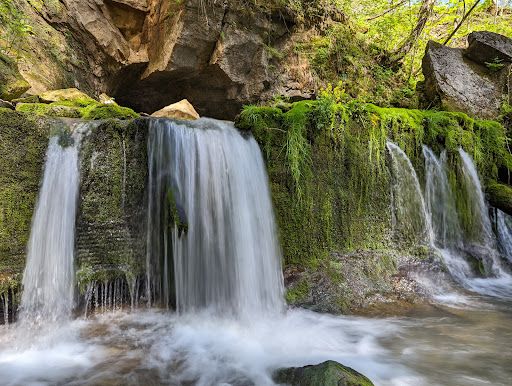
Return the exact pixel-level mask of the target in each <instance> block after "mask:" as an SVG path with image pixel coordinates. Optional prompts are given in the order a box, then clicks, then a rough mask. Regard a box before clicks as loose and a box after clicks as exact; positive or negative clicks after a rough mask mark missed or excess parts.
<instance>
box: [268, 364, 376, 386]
mask: <svg viewBox="0 0 512 386" xmlns="http://www.w3.org/2000/svg"><path fill="white" fill-rule="evenodd" d="M274 381H275V382H277V383H280V384H284V385H293V386H318V385H322V386H371V385H373V383H372V381H370V380H369V379H368V378H366V377H365V376H364V375H362V374H360V373H358V372H357V371H355V370H354V369H351V368H350V367H346V366H343V365H342V364H340V363H338V362H334V361H325V362H323V363H320V364H318V365H315V366H304V367H289V368H287V369H280V370H277V371H276V373H275V374H274Z"/></svg>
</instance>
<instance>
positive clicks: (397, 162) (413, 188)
mask: <svg viewBox="0 0 512 386" xmlns="http://www.w3.org/2000/svg"><path fill="white" fill-rule="evenodd" d="M386 147H387V148H388V151H389V153H390V154H391V159H392V163H393V170H394V173H393V177H394V178H393V181H394V183H393V191H394V194H393V197H394V203H393V206H394V212H395V216H396V219H397V224H398V227H397V229H395V231H398V232H409V231H412V233H413V235H412V237H416V238H418V239H420V240H421V239H422V238H423V239H424V240H426V241H427V242H428V243H429V244H432V241H433V239H434V234H433V230H432V224H431V223H430V217H429V216H428V215H427V208H426V205H425V200H424V199H423V195H422V193H421V187H420V183H419V181H418V177H417V175H416V171H415V170H414V167H413V166H412V164H411V161H410V160H409V157H407V155H406V154H405V153H404V151H403V150H402V149H400V147H398V146H397V145H395V144H394V143H392V142H389V141H388V142H386ZM410 236H411V235H410ZM410 236H409V237H410Z"/></svg>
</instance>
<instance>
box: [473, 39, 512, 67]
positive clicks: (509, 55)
mask: <svg viewBox="0 0 512 386" xmlns="http://www.w3.org/2000/svg"><path fill="white" fill-rule="evenodd" d="M468 44H469V47H468V48H467V49H466V51H465V52H464V56H465V57H466V58H468V59H470V60H472V61H474V62H476V63H479V64H482V65H486V63H503V64H505V63H511V62H512V39H510V38H508V37H506V36H504V35H500V34H497V33H494V32H489V31H474V32H471V33H470V34H469V35H468Z"/></svg>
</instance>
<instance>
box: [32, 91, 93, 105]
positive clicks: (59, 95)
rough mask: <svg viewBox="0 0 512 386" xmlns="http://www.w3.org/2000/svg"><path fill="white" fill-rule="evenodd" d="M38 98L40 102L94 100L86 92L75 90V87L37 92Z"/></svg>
mask: <svg viewBox="0 0 512 386" xmlns="http://www.w3.org/2000/svg"><path fill="white" fill-rule="evenodd" d="M39 99H40V100H41V102H42V103H52V102H62V101H78V100H80V101H90V102H94V99H92V98H90V97H89V96H88V95H87V94H84V93H83V92H81V91H79V90H77V89H76V88H66V89H62V90H52V91H46V92H44V93H42V94H39Z"/></svg>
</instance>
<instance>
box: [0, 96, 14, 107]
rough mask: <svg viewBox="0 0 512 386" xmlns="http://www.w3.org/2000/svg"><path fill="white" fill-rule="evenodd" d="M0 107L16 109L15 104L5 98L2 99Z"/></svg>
mask: <svg viewBox="0 0 512 386" xmlns="http://www.w3.org/2000/svg"><path fill="white" fill-rule="evenodd" d="M0 107H1V108H4V109H11V110H14V105H13V104H12V103H11V102H7V101H4V100H3V99H0Z"/></svg>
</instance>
